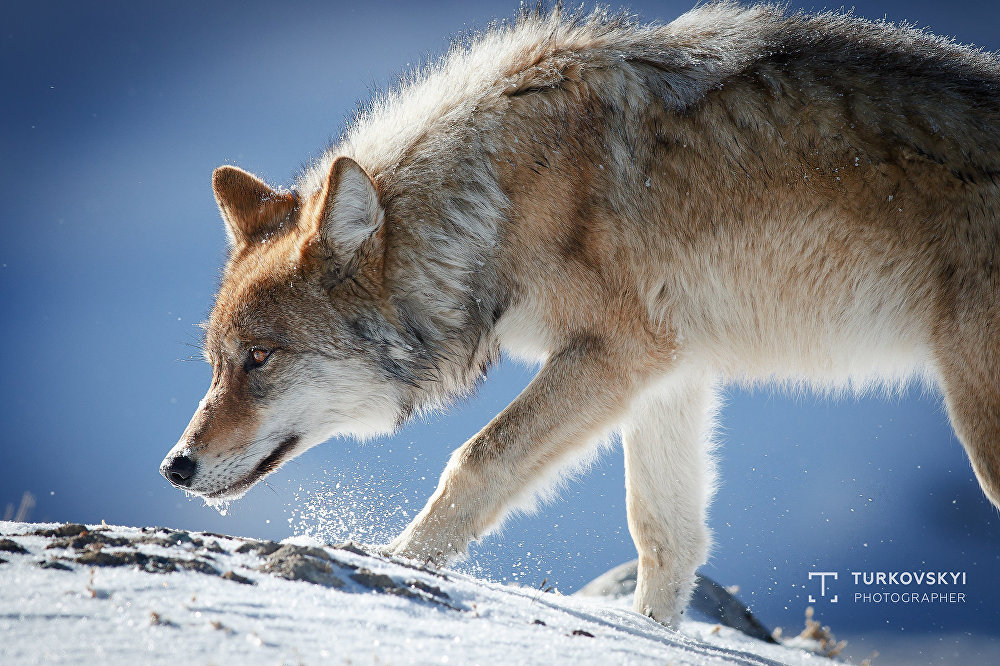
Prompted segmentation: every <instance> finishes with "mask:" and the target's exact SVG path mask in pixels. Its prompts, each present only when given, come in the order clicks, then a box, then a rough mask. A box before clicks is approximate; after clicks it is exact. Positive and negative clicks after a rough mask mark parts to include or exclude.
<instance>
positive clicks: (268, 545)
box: [236, 540, 281, 557]
mask: <svg viewBox="0 0 1000 666" xmlns="http://www.w3.org/2000/svg"><path fill="white" fill-rule="evenodd" d="M279 548H281V544H280V543H275V542H274V541H253V540H248V541H246V542H244V543H242V544H241V545H240V546H239V547H237V548H236V552H237V553H257V554H258V555H260V556H261V557H267V556H268V555H270V554H271V553H273V552H275V551H277V550H278V549H279Z"/></svg>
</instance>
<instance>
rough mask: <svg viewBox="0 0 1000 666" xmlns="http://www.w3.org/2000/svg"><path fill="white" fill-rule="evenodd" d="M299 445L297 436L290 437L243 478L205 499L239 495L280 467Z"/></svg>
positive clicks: (208, 495)
mask: <svg viewBox="0 0 1000 666" xmlns="http://www.w3.org/2000/svg"><path fill="white" fill-rule="evenodd" d="M298 443H299V436H298V435H290V436H288V437H286V438H285V439H283V440H282V441H281V444H278V446H277V448H275V449H274V451H272V452H271V453H270V454H268V456H267V457H266V458H264V459H263V460H261V461H260V462H259V463H257V466H256V467H254V468H253V469H252V470H251V471H250V473H249V474H247V475H246V476H245V477H243V478H242V479H240V480H239V481H237V482H236V483H234V484H233V485H231V486H229V487H228V488H224V489H223V490H218V491H216V492H214V493H209V494H207V495H206V497H209V498H211V499H223V498H226V497H232V496H233V495H239V494H240V493H242V492H243V491H244V490H246V489H247V488H249V487H250V486H252V485H253V484H255V483H257V482H258V481H260V480H261V479H262V478H264V477H265V476H267V475H268V474H270V473H271V472H273V471H274V470H276V469H278V468H279V467H281V465H282V463H284V462H285V460H286V459H287V458H288V454H289V453H291V451H292V449H294V448H295V445H296V444H298Z"/></svg>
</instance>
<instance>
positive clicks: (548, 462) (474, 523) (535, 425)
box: [390, 336, 649, 564]
mask: <svg viewBox="0 0 1000 666" xmlns="http://www.w3.org/2000/svg"><path fill="white" fill-rule="evenodd" d="M640 356H642V355H641V354H636V353H635V351H634V350H631V353H624V352H623V351H622V350H618V349H616V348H613V347H611V346H609V345H608V344H606V343H605V341H603V340H601V339H598V338H595V337H593V336H587V337H581V338H579V339H577V340H576V341H574V342H573V343H572V344H570V345H569V346H567V347H566V348H565V349H563V351H561V352H560V353H558V354H556V355H554V356H553V357H551V358H550V359H549V360H548V361H547V362H546V364H545V365H544V366H543V367H542V369H541V370H540V371H539V373H538V375H537V376H536V377H535V378H534V379H533V380H532V382H531V383H530V384H529V385H528V387H527V388H526V389H525V390H524V392H522V393H521V395H519V396H518V397H517V398H515V399H514V401H513V402H512V403H511V404H510V405H508V406H507V408H506V409H504V410H503V412H501V413H500V414H499V415H498V416H497V417H496V418H494V419H493V420H492V421H491V422H490V423H489V425H487V426H486V427H485V428H483V429H482V430H481V431H480V432H479V433H478V434H477V435H476V436H475V437H473V438H472V439H470V440H469V441H467V442H466V443H465V444H463V445H462V446H461V447H460V448H459V449H458V450H456V451H455V453H454V454H452V457H451V460H450V461H449V463H448V466H447V467H446V468H445V471H444V474H442V476H441V481H440V483H439V484H438V487H437V490H436V491H435V492H434V495H433V496H431V498H430V500H429V501H428V503H427V506H425V507H424V509H423V510H422V511H421V512H420V514H419V515H418V516H417V517H416V518H415V519H414V520H413V522H412V523H410V525H409V526H408V527H407V528H406V530H404V531H403V533H402V534H401V535H400V536H399V538H397V539H396V540H395V541H394V542H393V543H392V544H391V545H390V548H391V550H392V552H393V553H394V554H396V555H401V556H405V557H411V558H415V559H420V560H424V561H428V562H432V563H435V564H441V563H444V562H446V561H448V560H449V559H451V558H453V557H454V556H456V555H458V554H460V553H463V552H464V551H465V548H466V546H467V545H468V543H469V541H471V540H473V539H476V538H478V537H480V536H481V535H482V534H483V533H484V532H486V531H487V530H488V529H489V528H490V527H491V526H493V525H494V524H496V523H497V522H498V521H499V520H500V519H501V518H502V517H503V515H504V513H505V512H506V511H507V510H508V509H509V508H510V507H511V505H512V504H515V503H516V502H517V501H518V500H524V499H527V497H528V496H529V495H530V493H531V492H532V491H533V490H535V489H536V487H537V485H538V483H539V482H540V481H542V480H543V479H544V477H545V476H546V475H547V474H550V473H551V472H553V471H554V470H555V469H557V468H558V467H559V466H560V465H562V464H565V463H566V462H568V461H569V460H571V459H572V458H573V454H574V453H578V452H579V451H580V450H581V449H582V448H583V447H585V446H587V445H588V444H590V443H591V442H593V441H594V440H595V439H597V438H598V437H600V436H601V435H603V434H604V433H605V432H606V431H607V430H608V429H609V428H610V427H611V426H612V425H614V424H615V423H616V422H617V421H618V420H620V418H621V417H622V415H623V413H624V412H625V410H626V409H627V407H628V404H629V402H630V400H631V398H632V397H633V395H635V394H636V393H637V392H638V390H639V388H640V387H641V386H642V385H643V384H644V381H645V377H646V376H648V374H649V370H648V359H641V358H637V357H640ZM639 361H646V362H645V363H640V362H639Z"/></svg>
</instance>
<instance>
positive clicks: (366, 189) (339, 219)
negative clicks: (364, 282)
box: [319, 157, 382, 256]
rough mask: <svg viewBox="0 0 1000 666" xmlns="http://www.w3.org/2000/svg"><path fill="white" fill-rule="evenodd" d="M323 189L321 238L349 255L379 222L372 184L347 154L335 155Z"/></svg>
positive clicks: (376, 227)
mask: <svg viewBox="0 0 1000 666" xmlns="http://www.w3.org/2000/svg"><path fill="white" fill-rule="evenodd" d="M325 189H326V191H325V201H324V203H323V209H322V210H323V212H322V215H321V217H320V220H319V235H320V238H321V239H322V240H323V242H324V244H325V245H326V246H327V247H329V248H332V249H335V250H336V251H337V253H338V254H341V255H342V256H351V255H353V254H354V253H355V252H357V251H358V249H359V248H360V247H361V245H362V243H364V242H365V241H366V240H367V239H368V238H370V237H371V235H372V234H373V233H375V231H377V230H378V228H379V225H380V224H381V223H382V209H381V207H380V206H379V202H378V193H377V192H376V191H375V183H373V182H372V179H371V177H370V176H369V175H368V174H367V173H366V172H365V170H364V169H362V168H361V166H360V165H359V164H358V163H357V162H355V161H354V160H352V159H351V158H350V157H338V158H337V159H336V160H334V162H333V166H331V167H330V175H329V176H328V178H327V181H326V188H325Z"/></svg>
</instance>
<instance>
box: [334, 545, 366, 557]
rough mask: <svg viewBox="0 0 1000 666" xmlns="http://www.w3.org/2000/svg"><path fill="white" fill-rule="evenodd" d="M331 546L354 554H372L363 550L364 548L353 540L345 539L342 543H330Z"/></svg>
mask: <svg viewBox="0 0 1000 666" xmlns="http://www.w3.org/2000/svg"><path fill="white" fill-rule="evenodd" d="M330 547H331V548H336V549H337V550H346V551H347V552H348V553H354V554H355V555H368V556H370V555H372V554H373V553H372V552H371V551H368V550H365V548H364V547H363V546H361V545H359V544H357V543H355V542H353V541H345V542H343V543H335V544H331V545H330Z"/></svg>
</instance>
